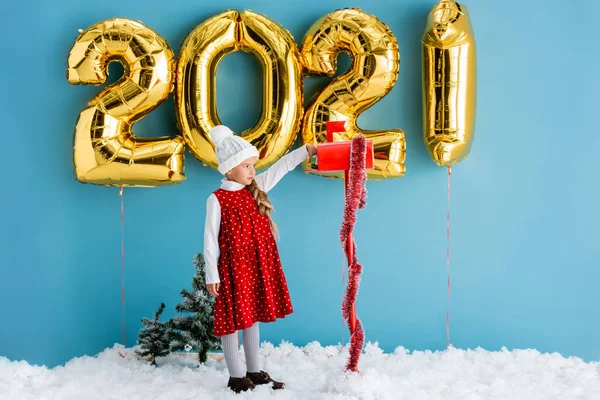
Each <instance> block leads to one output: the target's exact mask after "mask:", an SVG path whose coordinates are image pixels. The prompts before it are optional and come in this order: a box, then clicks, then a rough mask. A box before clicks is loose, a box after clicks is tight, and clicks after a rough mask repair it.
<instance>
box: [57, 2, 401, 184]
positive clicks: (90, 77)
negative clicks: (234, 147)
mask: <svg viewBox="0 0 600 400" xmlns="http://www.w3.org/2000/svg"><path fill="white" fill-rule="evenodd" d="M238 50H242V51H247V52H249V53H251V54H253V55H255V56H256V57H257V58H258V60H259V62H260V64H261V67H262V70H263V99H262V100H263V102H262V111H261V115H260V117H259V120H258V121H257V123H256V124H255V125H254V126H253V127H252V128H250V129H249V130H248V131H246V132H243V133H242V136H243V137H244V138H245V139H246V140H248V141H250V142H251V143H252V144H253V145H255V146H256V147H257V148H258V150H259V153H260V161H259V164H258V168H259V169H260V168H264V167H267V166H269V165H271V164H272V163H274V162H275V161H276V160H277V159H278V158H280V157H281V156H282V155H283V154H285V152H286V151H287V150H288V149H289V147H290V146H291V145H292V144H293V142H294V138H295V135H296V133H297V131H298V129H299V128H300V125H301V124H302V126H303V134H302V136H303V141H304V142H305V143H313V144H315V145H316V144H318V143H323V142H325V141H326V140H327V139H326V134H325V125H326V122H327V121H346V129H347V132H346V133H345V134H344V133H342V134H337V136H336V137H335V140H350V139H351V138H352V137H353V136H354V135H355V134H357V133H358V132H359V131H361V130H360V129H359V128H358V127H357V124H356V119H357V118H358V116H359V114H360V113H361V112H363V111H364V110H366V109H367V108H369V107H371V106H372V105H373V104H375V103H376V102H377V101H379V100H380V99H381V98H382V97H383V96H385V95H386V94H387V93H388V92H389V91H390V90H391V88H392V87H393V86H394V84H395V82H396V80H397V77H398V70H399V51H398V46H397V42H396V39H395V38H394V36H393V34H392V33H391V31H390V30H389V28H388V27H387V26H386V25H385V24H383V23H382V22H381V21H379V20H378V19H377V18H375V17H374V16H372V15H369V14H367V13H364V12H363V11H361V10H359V9H345V10H337V11H334V12H332V13H330V14H328V15H327V16H325V17H324V18H321V19H320V20H318V21H317V22H316V23H315V24H314V25H313V26H312V27H311V28H310V29H309V31H308V32H307V34H306V36H305V38H304V41H303V45H302V52H300V51H299V50H298V48H297V46H296V44H295V42H294V38H293V37H292V35H291V34H290V33H289V32H288V31H287V30H285V28H283V27H282V26H281V25H279V24H277V23H275V22H274V21H272V20H270V19H269V18H267V17H265V16H262V15H260V14H256V13H253V12H251V11H242V12H238V11H235V10H228V11H224V12H222V13H220V14H217V15H215V16H213V17H211V18H209V19H208V20H206V21H205V22H203V23H202V24H200V25H199V26H198V27H196V28H195V29H194V30H193V31H192V32H191V33H190V34H189V35H188V37H187V38H186V39H185V41H184V43H183V45H182V48H181V51H180V56H179V60H178V63H177V73H176V74H175V72H174V71H175V62H174V57H173V53H172V51H171V49H170V48H169V46H168V44H167V42H166V41H165V40H164V39H163V38H162V37H160V36H159V35H158V34H157V33H156V32H154V31H153V30H151V29H150V28H148V27H146V26H144V25H143V24H142V23H141V22H138V21H132V20H128V19H123V18H116V19H110V20H106V21H102V22H99V23H97V24H95V25H92V26H91V27H89V28H87V29H86V30H85V31H83V32H82V33H81V34H80V35H79V36H78V37H77V39H76V40H75V44H74V45H73V47H72V48H71V51H70V53H69V58H68V69H67V79H68V81H69V83H72V84H94V85H98V84H101V83H104V82H106V75H107V73H106V69H107V67H108V63H109V62H111V61H119V62H121V63H122V64H123V65H124V67H125V73H124V74H123V77H122V78H121V79H120V81H119V82H116V83H115V84H113V85H110V86H108V87H107V88H105V89H104V90H102V91H101V92H100V93H99V94H98V95H97V96H96V97H95V98H94V99H93V100H92V101H90V103H89V104H88V106H87V107H86V108H85V109H84V110H83V111H82V112H81V113H80V116H79V121H78V123H77V127H76V131H75V143H74V163H75V171H76V175H77V179H78V180H79V181H80V182H84V183H93V184H99V185H114V186H159V185H168V184H173V183H178V182H181V181H183V180H184V179H185V175H184V174H183V152H184V150H185V144H187V145H188V146H189V148H190V150H191V152H192V153H193V154H194V156H195V157H197V158H198V159H200V160H201V161H202V162H203V163H204V164H205V165H209V166H211V167H213V168H216V166H217V162H216V156H215V152H214V145H213V143H212V142H211V140H210V138H209V136H208V132H209V131H210V129H211V128H212V127H213V126H215V125H218V124H220V123H221V121H220V120H219V117H218V112H217V108H216V100H215V99H216V71H217V67H218V64H219V62H220V60H221V59H222V58H223V57H224V56H225V55H227V54H229V53H231V52H234V51H238ZM342 51H347V52H349V53H350V54H351V55H352V57H353V65H352V67H351V69H350V70H349V71H348V72H346V73H345V74H343V75H342V76H340V77H338V78H336V79H334V80H333V81H332V82H331V84H330V85H328V86H327V87H325V88H324V89H323V90H322V91H321V92H320V93H319V94H318V96H317V98H316V100H315V101H314V102H313V103H312V104H311V105H310V106H309V108H308V109H307V113H306V115H305V117H304V120H303V107H302V104H303V97H302V86H303V85H302V66H304V68H305V69H306V71H307V72H308V73H309V74H325V75H333V74H334V73H335V69H336V57H337V55H338V54H339V53H340V52H342ZM175 75H176V78H175ZM175 82H176V104H177V107H176V111H177V117H178V120H179V124H180V126H181V129H182V132H183V138H182V137H181V136H175V137H169V138H167V137H165V138H154V139H147V138H138V137H135V135H134V134H133V133H132V127H133V124H134V123H135V122H136V121H138V120H140V119H141V118H143V117H144V116H145V115H147V114H148V113H149V112H151V111H152V110H153V109H154V108H156V107H157V106H158V105H160V104H161V103H162V102H163V101H164V100H165V99H166V98H167V97H168V96H169V94H170V93H171V92H172V91H173V89H174V87H173V85H174V83H175ZM361 132H362V133H365V134H366V135H367V136H368V137H369V139H371V140H373V143H374V149H375V158H376V161H375V169H374V170H372V171H370V173H369V178H371V179H384V178H393V177H400V176H402V175H403V174H404V159H405V139H404V133H403V132H402V131H401V130H399V129H392V130H387V131H361ZM305 168H306V169H308V165H305Z"/></svg>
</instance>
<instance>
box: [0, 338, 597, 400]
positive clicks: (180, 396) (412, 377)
mask: <svg viewBox="0 0 600 400" xmlns="http://www.w3.org/2000/svg"><path fill="white" fill-rule="evenodd" d="M241 353H242V356H243V351H241ZM347 354H348V349H347V348H341V347H340V346H328V347H322V346H321V345H320V344H319V343H316V342H314V343H310V344H309V345H307V346H306V347H302V348H300V347H295V346H293V345H291V344H289V343H282V344H281V345H280V346H277V347H274V346H273V345H272V344H270V343H263V344H262V346H261V365H262V367H263V369H265V370H267V371H268V372H269V373H270V374H271V376H273V377H274V378H275V379H279V380H282V381H284V382H286V389H284V390H282V391H277V392H274V391H273V390H270V389H269V388H268V387H264V386H261V387H257V389H255V390H254V391H252V392H246V393H242V394H240V395H235V394H234V393H233V392H231V391H229V390H228V389H227V388H226V387H225V385H226V382H227V379H228V374H227V369H226V368H225V363H224V362H220V361H218V360H217V358H218V357H214V358H213V359H209V361H208V362H207V364H206V365H203V366H201V367H198V368H195V364H194V362H193V361H192V360H191V357H189V356H188V357H185V356H182V355H170V356H169V357H166V358H163V359H159V363H160V367H158V368H155V367H152V366H150V365H149V364H148V363H147V362H145V361H143V360H139V359H137V358H136V356H135V354H134V353H133V351H132V349H130V348H123V347H122V346H119V345H115V347H113V348H111V349H107V350H105V351H103V352H102V353H100V354H99V355H97V356H95V357H81V358H75V359H73V360H71V361H69V362H68V363H67V364H66V365H64V366H60V367H56V368H53V369H48V368H46V367H39V366H32V365H29V364H28V363H26V362H23V361H20V362H18V361H12V362H11V361H10V360H8V359H6V358H3V357H0V399H2V400H29V399H52V400H54V399H61V400H62V399H73V400H75V399H77V400H93V399H102V400H120V399H123V400H134V399H143V400H150V399H165V400H188V399H190V400H191V399H265V398H278V399H340V400H341V399H344V400H346V399H418V400H426V399H444V400H447V399H461V400H471V399H486V400H487V399H510V400H517V399H526V400H533V399H544V400H546V399H560V400H566V399H590V400H598V399H600V363H585V362H584V361H582V360H580V359H578V358H564V357H562V356H561V355H559V354H540V353H539V352H538V351H535V350H514V351H508V350H502V351H498V352H489V351H485V350H482V349H477V350H458V349H453V348H451V349H449V350H446V351H440V352H429V351H425V352H422V351H414V352H409V351H407V350H405V349H404V348H402V347H399V348H397V349H396V350H395V351H394V352H393V353H391V354H384V353H383V351H382V350H381V349H379V347H377V345H373V344H368V345H367V346H366V347H365V354H363V355H362V357H361V360H360V369H361V372H360V373H359V374H354V373H344V363H345V362H346V358H347Z"/></svg>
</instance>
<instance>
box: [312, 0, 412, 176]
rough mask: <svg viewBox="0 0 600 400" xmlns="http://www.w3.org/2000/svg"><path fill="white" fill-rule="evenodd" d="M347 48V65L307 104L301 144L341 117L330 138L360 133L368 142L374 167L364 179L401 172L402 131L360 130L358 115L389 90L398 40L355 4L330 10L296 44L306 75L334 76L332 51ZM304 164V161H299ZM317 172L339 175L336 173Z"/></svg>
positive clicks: (322, 136)
mask: <svg viewBox="0 0 600 400" xmlns="http://www.w3.org/2000/svg"><path fill="white" fill-rule="evenodd" d="M343 51H346V52H349V53H350V55H351V57H352V60H353V62H352V67H351V68H350V69H349V70H348V71H347V72H346V73H344V74H343V75H341V76H339V77H337V78H336V79H334V80H333V81H332V82H331V83H330V84H329V85H328V86H327V87H325V88H324V89H323V90H322V91H321V93H320V94H319V95H318V97H317V98H316V99H315V101H314V102H313V103H312V104H311V105H310V106H309V107H308V109H307V111H306V115H305V117H304V125H303V129H302V136H303V139H304V142H305V143H315V144H316V143H324V142H326V141H327V130H326V123H327V122H329V121H346V123H345V129H346V131H345V132H339V133H334V141H346V140H351V139H352V138H353V137H354V136H355V135H356V134H358V133H359V132H360V133H363V134H364V135H365V136H366V137H367V138H368V139H370V140H372V141H373V150H374V155H375V163H374V168H373V169H370V170H368V171H367V176H368V178H370V179H385V178H395V177H401V176H403V175H404V172H405V167H404V160H405V158H406V141H405V134H404V132H403V131H402V130H400V129H390V130H376V131H365V130H362V129H360V128H359V127H358V126H357V123H356V120H357V118H358V116H359V115H360V114H361V113H362V112H363V111H365V110H367V109H368V108H369V107H371V106H373V105H374V104H375V103H377V102H378V101H379V100H381V98H383V97H384V96H385V95H387V94H388V93H389V91H390V90H391V89H392V87H394V85H395V84H396V80H397V79H398V72H399V69H400V52H399V50H398V43H397V42H396V38H395V37H394V35H393V33H392V32H391V31H390V29H389V28H388V27H387V26H386V25H385V24H384V23H383V22H381V21H380V20H378V19H377V18H376V17H375V16H373V15H370V14H367V13H365V12H363V11H361V10H360V9H355V8H354V9H344V10H336V11H333V12H331V13H330V14H328V15H326V16H325V17H324V18H321V19H320V20H318V21H317V22H315V24H313V26H311V27H310V29H309V30H308V32H307V34H306V36H305V37H304V40H303V43H302V62H303V64H304V66H305V67H306V69H307V70H308V72H309V73H310V74H317V75H330V76H331V75H334V74H335V72H336V60H337V56H338V55H339V54H340V53H341V52H343ZM305 167H306V166H305ZM323 175H333V176H343V172H341V173H323Z"/></svg>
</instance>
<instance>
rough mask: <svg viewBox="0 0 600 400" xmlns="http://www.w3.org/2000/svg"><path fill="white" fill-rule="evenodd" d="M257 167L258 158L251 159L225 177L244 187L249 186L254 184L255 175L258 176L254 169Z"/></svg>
mask: <svg viewBox="0 0 600 400" xmlns="http://www.w3.org/2000/svg"><path fill="white" fill-rule="evenodd" d="M255 165H256V157H250V158H249V159H247V160H245V161H244V162H242V163H241V164H240V165H238V166H237V167H235V168H233V169H231V170H230V171H229V172H227V173H226V174H225V177H227V179H229V180H230V181H235V182H237V183H240V184H242V185H249V184H251V183H252V180H253V179H254V175H255V174H256V170H255V169H254V166H255Z"/></svg>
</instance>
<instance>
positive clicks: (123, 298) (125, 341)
mask: <svg viewBox="0 0 600 400" xmlns="http://www.w3.org/2000/svg"><path fill="white" fill-rule="evenodd" d="M119 196H120V197H121V329H122V331H123V332H122V334H123V346H126V344H127V334H126V329H125V206H124V202H123V186H121V188H120V189H119Z"/></svg>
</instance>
